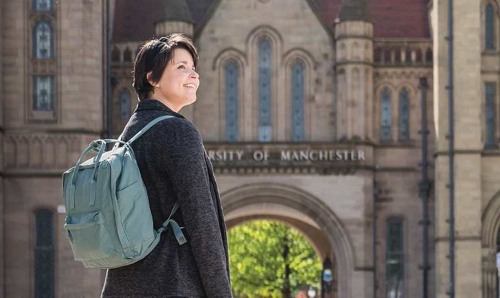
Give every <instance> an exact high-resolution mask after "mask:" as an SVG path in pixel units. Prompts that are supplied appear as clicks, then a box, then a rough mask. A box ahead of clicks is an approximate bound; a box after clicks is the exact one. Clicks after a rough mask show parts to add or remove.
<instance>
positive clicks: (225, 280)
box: [102, 100, 232, 298]
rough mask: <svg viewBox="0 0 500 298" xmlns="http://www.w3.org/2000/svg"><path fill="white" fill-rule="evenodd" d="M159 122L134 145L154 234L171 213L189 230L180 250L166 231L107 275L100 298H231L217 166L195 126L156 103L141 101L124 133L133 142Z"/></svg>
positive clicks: (186, 230)
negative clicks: (154, 243) (148, 250)
mask: <svg viewBox="0 0 500 298" xmlns="http://www.w3.org/2000/svg"><path fill="white" fill-rule="evenodd" d="M163 115H173V116H175V118H170V119H167V120H163V121H160V122H159V123H158V124H156V125H155V126H154V127H152V128H151V129H150V130H149V131H147V132H146V133H145V134H144V135H142V136H141V137H140V138H139V139H137V140H136V141H135V142H134V143H133V144H132V148H133V150H134V153H135V156H136V159H137V162H138V165H139V168H140V170H141V176H142V178H143V180H144V184H145V185H146V189H147V192H148V196H149V203H150V207H151V213H152V214H153V221H154V225H155V228H156V229H158V228H159V227H160V226H161V224H162V223H163V221H165V220H166V219H167V217H168V215H169V214H170V211H171V209H172V207H173V205H174V203H175V201H178V202H179V206H180V209H179V210H178V211H177V212H176V214H175V215H174V216H173V218H174V219H175V220H176V221H177V222H178V223H179V225H180V226H181V227H184V229H183V232H184V235H185V236H186V239H187V243H186V244H184V245H182V246H180V245H179V244H178V243H177V241H176V239H175V237H174V235H173V232H172V230H171V229H170V228H169V229H168V230H167V232H164V233H163V234H162V236H161V240H160V243H159V244H158V246H157V247H156V248H155V249H154V250H153V251H152V252H151V254H149V255H148V256H147V257H146V258H144V259H143V260H141V261H139V262H137V263H134V264H132V265H129V266H125V267H122V268H117V269H110V270H108V272H107V276H106V282H105V284H104V288H103V294H102V296H103V297H120V298H121V297H214V298H215V297H217V298H219V297H232V294H231V288H230V282H229V263H228V250H227V239H226V228H225V224H224V217H223V214H222V208H221V204H220V198H219V193H218V190H217V184H216V182H215V178H214V175H213V168H212V165H211V163H210V161H209V159H208V157H207V155H206V153H205V150H204V147H203V144H202V140H201V136H200V134H199V132H198V130H197V129H196V127H195V126H194V125H193V124H192V123H191V122H190V121H188V120H186V119H185V118H184V117H183V116H182V115H180V114H178V113H175V112H173V111H172V110H170V109H169V108H168V107H166V106H165V105H163V104H162V103H160V102H159V101H156V100H142V101H140V102H139V104H138V106H137V109H136V111H135V113H134V114H133V115H132V117H131V118H130V120H129V122H128V123H127V125H126V126H125V129H124V140H129V139H130V138H131V137H132V136H133V135H134V134H136V133H137V132H138V131H139V130H140V129H142V128H143V127H144V126H145V125H146V124H147V123H148V122H150V121H151V120H153V119H154V118H157V117H159V116H163Z"/></svg>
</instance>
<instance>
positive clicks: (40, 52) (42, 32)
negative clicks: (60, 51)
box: [33, 21, 54, 59]
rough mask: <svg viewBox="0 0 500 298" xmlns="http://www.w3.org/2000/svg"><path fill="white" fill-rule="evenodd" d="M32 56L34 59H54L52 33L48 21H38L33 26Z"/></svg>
mask: <svg viewBox="0 0 500 298" xmlns="http://www.w3.org/2000/svg"><path fill="white" fill-rule="evenodd" d="M33 56H34V57H35V58H36V59H51V58H54V32H53V30H52V26H51V25H50V23H49V22H48V21H40V22H38V23H37V24H36V25H35V30H33Z"/></svg>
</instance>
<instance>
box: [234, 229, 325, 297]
mask: <svg viewBox="0 0 500 298" xmlns="http://www.w3.org/2000/svg"><path fill="white" fill-rule="evenodd" d="M228 238H229V259H230V268H231V283H232V286H233V291H234V293H235V297H241V298H257V297H259V298H264V297H265V298H281V297H283V295H282V291H283V288H284V287H285V285H286V278H285V264H286V263H285V258H284V249H285V247H286V246H288V248H289V249H288V257H286V260H287V263H288V265H289V268H290V274H289V284H290V290H291V292H292V293H294V292H296V291H298V290H299V288H300V287H301V286H303V285H306V284H311V285H313V286H315V287H316V288H318V287H319V278H320V273H321V262H320V260H319V258H318V257H317V256H316V253H315V251H314V249H313V248H312V246H311V244H310V243H309V242H308V241H307V240H306V239H305V238H304V236H303V235H302V234H301V233H300V232H298V231H296V230H294V229H291V228H289V227H288V226H286V225H284V224H282V223H279V222H276V221H267V220H262V221H252V222H248V223H246V224H243V225H240V226H237V227H235V228H232V229H231V230H230V231H229V234H228ZM286 243H288V245H286ZM285 255H286V254H285Z"/></svg>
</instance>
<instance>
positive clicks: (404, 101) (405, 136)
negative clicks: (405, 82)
mask: <svg viewBox="0 0 500 298" xmlns="http://www.w3.org/2000/svg"><path fill="white" fill-rule="evenodd" d="M409 139H410V99H409V94H408V89H406V88H403V90H401V92H400V93H399V140H400V141H407V140H409Z"/></svg>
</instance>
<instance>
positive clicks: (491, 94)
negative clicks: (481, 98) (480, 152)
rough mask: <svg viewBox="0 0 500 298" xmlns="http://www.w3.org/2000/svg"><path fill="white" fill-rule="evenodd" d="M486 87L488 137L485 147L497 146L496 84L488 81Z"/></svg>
mask: <svg viewBox="0 0 500 298" xmlns="http://www.w3.org/2000/svg"><path fill="white" fill-rule="evenodd" d="M484 89H485V111H484V112H485V121H486V138H485V144H484V147H485V148H494V147H495V118H496V117H495V116H496V115H495V114H496V113H495V98H496V93H497V90H496V84H495V83H492V82H488V83H485V84H484Z"/></svg>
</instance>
